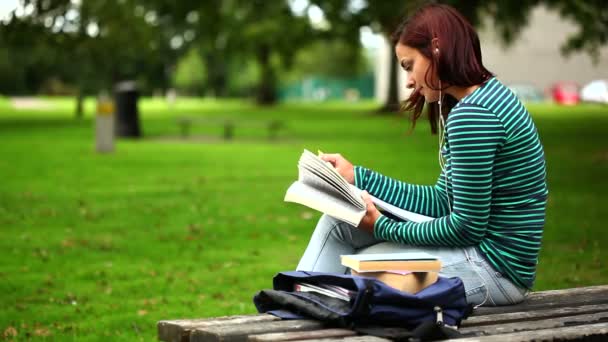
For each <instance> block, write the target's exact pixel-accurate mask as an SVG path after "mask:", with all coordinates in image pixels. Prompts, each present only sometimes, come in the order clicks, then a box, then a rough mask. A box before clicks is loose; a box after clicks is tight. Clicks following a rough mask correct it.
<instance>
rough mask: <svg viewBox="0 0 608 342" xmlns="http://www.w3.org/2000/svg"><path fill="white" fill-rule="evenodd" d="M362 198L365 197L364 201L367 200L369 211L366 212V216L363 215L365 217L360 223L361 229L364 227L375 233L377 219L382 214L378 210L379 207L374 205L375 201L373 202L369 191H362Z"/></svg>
mask: <svg viewBox="0 0 608 342" xmlns="http://www.w3.org/2000/svg"><path fill="white" fill-rule="evenodd" d="M361 198H363V201H364V202H365V205H366V207H367V212H366V213H365V216H363V219H362V220H361V222H360V223H359V229H363V230H365V231H368V232H370V233H372V234H373V233H374V224H375V223H376V221H377V220H378V218H379V217H380V215H381V214H380V212H379V211H378V209H376V206H375V205H374V202H372V198H371V196H370V195H369V194H368V193H367V191H363V192H362V193H361Z"/></svg>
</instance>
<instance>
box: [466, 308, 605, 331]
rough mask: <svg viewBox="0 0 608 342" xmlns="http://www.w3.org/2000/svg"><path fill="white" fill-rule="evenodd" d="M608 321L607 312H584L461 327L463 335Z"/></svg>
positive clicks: (531, 329)
mask: <svg viewBox="0 0 608 342" xmlns="http://www.w3.org/2000/svg"><path fill="white" fill-rule="evenodd" d="M602 321H608V312H598V313H594V314H584V315H575V316H565V317H557V318H550V319H542V320H535V321H529V322H515V323H504V324H503V323H498V324H493V325H482V326H478V327H466V328H461V329H460V332H461V333H462V334H463V335H475V336H482V335H499V334H506V333H512V332H518V331H530V332H531V331H534V330H542V329H555V328H561V327H564V326H573V325H580V326H581V327H579V329H584V327H583V325H585V324H593V323H599V322H602Z"/></svg>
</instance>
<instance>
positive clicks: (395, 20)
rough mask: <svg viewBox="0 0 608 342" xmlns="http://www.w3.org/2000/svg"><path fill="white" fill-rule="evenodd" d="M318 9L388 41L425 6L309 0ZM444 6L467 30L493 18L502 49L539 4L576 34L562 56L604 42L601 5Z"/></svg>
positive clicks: (540, 0)
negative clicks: (468, 25) (463, 21)
mask: <svg viewBox="0 0 608 342" xmlns="http://www.w3.org/2000/svg"><path fill="white" fill-rule="evenodd" d="M311 2H312V3H314V4H316V5H318V6H319V7H320V8H322V9H323V11H324V13H325V15H326V17H327V18H328V20H329V21H330V22H331V23H332V25H335V26H338V27H339V26H344V25H346V26H354V27H361V26H370V27H372V29H374V30H375V31H376V32H379V33H381V34H382V35H384V36H385V37H386V38H389V37H390V35H391V33H392V32H393V30H395V29H396V28H397V25H398V24H399V23H400V22H401V20H403V18H405V17H406V16H408V15H410V14H412V11H413V10H414V9H415V8H417V7H418V6H420V5H421V4H423V3H425V2H427V1H422V0H414V1H402V2H396V3H395V2H392V1H391V2H388V1H365V2H361V3H360V5H361V6H360V7H357V8H353V6H352V5H353V3H352V2H351V1H348V0H311ZM437 2H442V3H447V4H450V5H452V6H454V7H455V8H457V9H458V10H459V11H460V12H461V13H462V14H463V15H464V16H465V17H466V18H467V19H468V20H469V21H470V22H471V23H472V24H473V25H475V26H477V25H479V24H480V21H481V18H483V17H487V16H489V17H491V18H493V25H495V27H496V28H497V30H498V32H499V33H500V36H501V38H502V39H503V41H504V42H505V43H507V44H509V43H511V42H513V41H514V40H515V39H516V38H517V36H518V34H519V32H520V31H521V30H522V29H523V28H524V27H525V26H526V24H527V23H528V20H529V16H530V12H531V10H532V9H533V8H534V7H535V6H537V5H539V4H545V5H547V6H548V7H549V8H553V9H555V10H558V11H559V12H560V14H561V15H562V16H564V17H568V18H570V19H572V20H573V21H574V22H575V23H577V24H578V26H579V28H580V31H579V32H578V33H577V34H575V35H573V36H572V37H570V38H569V39H568V40H567V41H566V42H565V44H564V46H563V47H562V50H563V51H564V52H565V53H568V52H572V51H576V50H584V51H586V52H588V53H589V54H591V55H592V56H595V58H597V57H598V53H599V52H598V51H599V47H600V46H602V45H604V44H606V42H607V41H608V7H607V6H606V5H605V1H602V0H591V1H576V0H521V1H508V0H487V1H481V0H470V1H457V0H445V1H437ZM392 55H393V59H392V61H391V62H390V85H389V89H388V96H387V101H386V102H385V103H384V104H383V106H382V108H381V109H380V112H392V111H395V110H396V109H397V108H399V103H398V96H397V94H398V91H397V73H396V70H395V67H396V65H397V61H396V57H395V56H394V54H392Z"/></svg>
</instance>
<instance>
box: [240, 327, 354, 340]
mask: <svg viewBox="0 0 608 342" xmlns="http://www.w3.org/2000/svg"><path fill="white" fill-rule="evenodd" d="M355 335H357V333H356V332H355V331H352V330H348V329H321V330H313V331H293V332H279V333H271V334H262V335H249V341H251V342H275V341H302V340H314V339H328V338H338V337H340V338H344V337H347V336H355Z"/></svg>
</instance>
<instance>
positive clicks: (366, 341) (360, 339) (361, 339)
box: [294, 336, 391, 342]
mask: <svg viewBox="0 0 608 342" xmlns="http://www.w3.org/2000/svg"><path fill="white" fill-rule="evenodd" d="M298 341H301V342H391V340H387V339H385V338H381V337H376V336H352V337H345V338H322V339H317V340H298ZM294 342H297V341H294Z"/></svg>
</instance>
